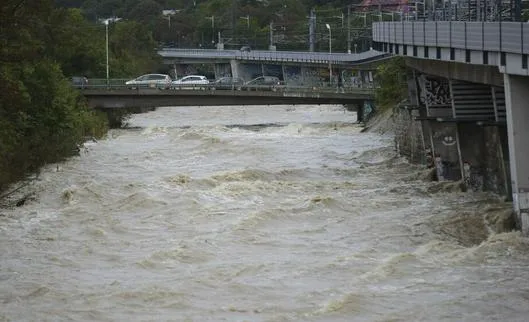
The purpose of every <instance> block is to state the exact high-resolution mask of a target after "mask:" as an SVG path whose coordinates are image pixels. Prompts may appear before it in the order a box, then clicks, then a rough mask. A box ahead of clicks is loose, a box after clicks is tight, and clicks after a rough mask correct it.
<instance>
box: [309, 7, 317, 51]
mask: <svg viewBox="0 0 529 322" xmlns="http://www.w3.org/2000/svg"><path fill="white" fill-rule="evenodd" d="M315 27H316V13H315V12H314V8H312V9H311V10H310V17H309V51H310V52H313V51H314V43H315V38H316V37H315V36H316V35H315V33H314V29H315Z"/></svg>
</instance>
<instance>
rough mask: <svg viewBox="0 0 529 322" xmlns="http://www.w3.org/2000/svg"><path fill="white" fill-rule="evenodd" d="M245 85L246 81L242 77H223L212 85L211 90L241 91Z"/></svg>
mask: <svg viewBox="0 0 529 322" xmlns="http://www.w3.org/2000/svg"><path fill="white" fill-rule="evenodd" d="M243 85H244V80H243V79H242V78H240V77H231V76H227V77H221V78H219V79H217V80H216V81H214V82H213V83H211V84H210V88H211V90H213V91H214V90H216V89H229V90H238V91H240V90H241V88H242V86H243Z"/></svg>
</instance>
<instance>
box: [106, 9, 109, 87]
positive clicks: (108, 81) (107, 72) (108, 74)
mask: <svg viewBox="0 0 529 322" xmlns="http://www.w3.org/2000/svg"><path fill="white" fill-rule="evenodd" d="M105 35H106V37H105V39H106V41H105V42H106V52H107V87H108V86H109V85H110V80H109V68H108V19H105Z"/></svg>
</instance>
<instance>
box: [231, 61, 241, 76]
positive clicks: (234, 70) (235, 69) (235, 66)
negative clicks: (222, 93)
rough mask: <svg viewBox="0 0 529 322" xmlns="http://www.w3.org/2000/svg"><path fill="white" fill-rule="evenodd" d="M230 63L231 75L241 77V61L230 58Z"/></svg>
mask: <svg viewBox="0 0 529 322" xmlns="http://www.w3.org/2000/svg"><path fill="white" fill-rule="evenodd" d="M230 65H231V75H232V76H233V77H240V76H239V65H240V63H239V61H238V60H235V59H232V60H230Z"/></svg>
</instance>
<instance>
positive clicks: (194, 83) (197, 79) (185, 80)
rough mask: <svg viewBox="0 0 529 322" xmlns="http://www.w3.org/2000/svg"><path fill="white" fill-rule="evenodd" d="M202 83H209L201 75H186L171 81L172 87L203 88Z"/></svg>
mask: <svg viewBox="0 0 529 322" xmlns="http://www.w3.org/2000/svg"><path fill="white" fill-rule="evenodd" d="M204 85H209V80H208V79H207V77H206V76H202V75H187V76H184V77H182V78H180V79H177V80H175V81H173V82H172V83H171V88H173V89H205V87H204Z"/></svg>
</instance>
